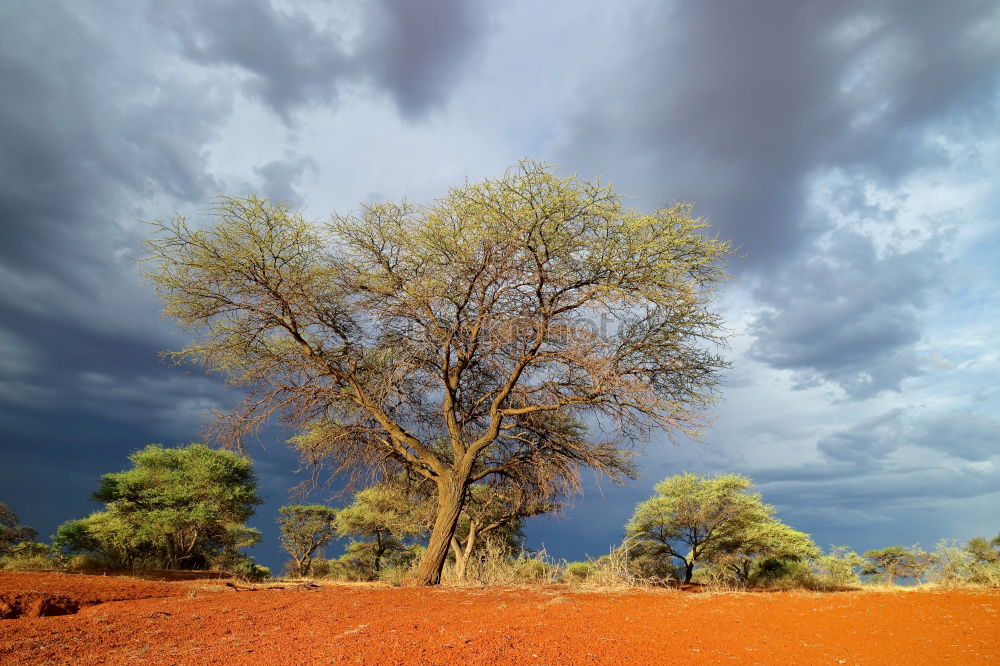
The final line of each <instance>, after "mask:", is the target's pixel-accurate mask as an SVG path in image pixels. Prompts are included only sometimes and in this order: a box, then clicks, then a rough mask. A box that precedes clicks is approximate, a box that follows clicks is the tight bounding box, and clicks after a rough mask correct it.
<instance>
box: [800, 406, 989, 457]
mask: <svg viewBox="0 0 1000 666" xmlns="http://www.w3.org/2000/svg"><path fill="white" fill-rule="evenodd" d="M904 446H910V447H921V448H924V449H928V450H930V451H933V452H934V455H935V456H950V457H952V458H957V459H960V460H964V461H967V462H984V461H987V460H990V459H992V458H994V457H998V456H1000V421H998V420H997V419H996V417H995V416H994V415H993V414H991V413H982V412H977V411H973V410H971V409H955V410H951V411H943V412H934V411H929V410H927V409H925V408H920V409H916V408H911V409H902V408H897V409H893V410H890V411H888V412H886V413H885V414H881V415H879V416H877V417H875V418H872V419H869V420H866V421H863V422H861V423H858V424H857V425H855V426H852V427H851V428H848V429H847V430H842V431H840V432H836V433H833V434H832V435H829V436H827V437H824V438H823V439H821V440H820V441H819V443H818V444H817V448H818V449H819V452H820V453H821V454H822V455H823V456H824V458H826V459H827V460H829V461H830V462H832V463H835V464H854V465H858V466H863V467H866V468H868V469H869V470H871V471H882V470H884V466H885V465H886V464H887V463H886V462H885V459H886V458H887V457H888V456H889V455H890V454H891V453H893V452H895V451H897V450H899V449H900V448H902V447H904Z"/></svg>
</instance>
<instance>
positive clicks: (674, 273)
mask: <svg viewBox="0 0 1000 666" xmlns="http://www.w3.org/2000/svg"><path fill="white" fill-rule="evenodd" d="M210 214H211V216H212V218H213V223H212V224H210V225H208V226H205V227H196V226H192V225H189V224H188V222H187V221H186V220H185V219H183V218H174V219H171V220H166V221H160V222H157V223H154V234H153V236H152V237H151V238H150V239H149V240H148V241H147V243H146V250H147V253H148V254H147V257H146V260H145V264H144V265H145V274H146V275H147V277H148V278H149V279H150V281H151V282H152V283H153V285H154V287H155V289H156V291H157V293H158V294H159V295H160V297H161V298H162V301H163V304H164V311H165V313H166V314H167V315H168V316H170V317H173V318H175V319H176V320H177V321H178V322H180V323H181V324H182V325H184V326H186V327H188V328H189V329H191V330H192V331H193V332H195V333H197V334H198V339H197V340H196V341H195V342H193V343H192V344H191V345H189V346H188V347H187V348H185V349H184V350H182V351H180V352H177V353H176V354H175V357H176V358H178V359H190V360H193V361H196V362H200V363H202V364H204V365H206V366H207V367H208V368H209V369H210V370H212V371H217V372H222V373H225V374H226V375H227V376H228V378H229V380H230V381H231V382H232V383H233V384H234V385H237V386H240V387H245V388H246V389H248V397H247V399H246V400H245V402H244V403H243V405H242V406H241V407H240V408H238V409H236V410H234V411H233V412H231V413H229V414H227V415H224V416H223V417H222V418H220V420H219V422H218V428H217V430H216V435H217V436H218V437H219V438H220V440H221V441H222V442H228V443H238V442H239V440H240V438H241V437H242V436H243V435H245V434H246V433H248V432H250V431H252V430H253V429H255V428H257V427H260V426H261V425H262V424H263V423H264V422H266V421H267V420H268V419H270V418H271V417H272V416H275V415H280V416H281V417H282V418H283V419H284V420H285V421H286V423H287V424H289V425H290V426H292V427H293V428H295V429H297V430H299V432H300V434H299V435H298V436H297V437H296V438H295V439H294V440H293V445H294V446H295V447H296V448H297V449H298V450H299V451H300V453H301V455H302V456H303V457H304V458H306V459H308V460H309V461H311V462H313V463H315V464H317V465H321V464H322V465H327V466H328V467H329V469H330V470H331V471H332V472H333V473H347V474H357V473H372V472H374V473H376V474H379V473H388V474H391V473H395V472H396V471H398V470H399V469H401V468H403V469H405V470H407V471H408V472H409V473H411V474H417V475H421V476H423V477H425V478H426V479H428V480H429V481H431V482H432V483H433V484H434V486H435V493H436V498H437V505H438V506H437V514H436V516H435V520H434V524H433V528H432V531H431V536H430V541H429V543H428V547H427V550H426V552H425V554H424V557H423V559H422V560H421V564H420V567H419V571H418V574H417V578H418V579H419V581H420V582H423V583H435V582H437V581H438V580H439V578H440V573H441V568H442V566H443V564H444V559H445V556H446V555H447V551H448V548H449V544H450V541H451V537H452V535H453V533H454V531H455V528H456V525H457V522H458V517H459V514H460V513H461V509H462V503H463V501H464V498H465V497H466V488H467V487H468V486H469V485H470V484H473V483H476V482H479V481H483V480H486V479H488V478H495V479H502V480H503V483H505V484H508V485H512V486H516V485H518V484H519V483H520V482H521V481H520V480H521V479H523V478H525V477H527V476H529V472H530V470H532V468H533V467H535V466H537V465H539V464H544V466H545V468H546V469H547V470H549V471H550V475H549V476H548V477H547V478H546V479H545V481H546V483H545V484H544V485H543V486H542V487H543V488H546V489H548V490H549V491H550V492H551V493H552V494H560V493H563V492H565V491H566V490H567V489H570V490H573V489H577V488H579V479H580V471H581V468H585V467H586V468H592V469H594V470H597V471H598V472H602V473H605V474H607V475H609V476H610V477H611V478H612V479H621V478H623V477H624V476H627V475H629V474H631V473H632V472H633V467H632V446H633V444H634V443H635V442H637V441H640V440H641V439H642V438H643V437H644V436H645V435H647V434H648V433H649V431H650V430H651V429H654V428H656V429H663V430H665V431H666V432H667V433H671V434H673V433H677V432H685V433H692V434H693V433H696V432H697V430H698V428H699V427H700V425H701V424H702V423H703V421H704V410H705V408H706V407H707V406H708V405H709V404H710V403H711V402H712V401H713V399H714V397H715V393H714V387H715V385H716V383H717V380H718V371H719V370H720V369H721V368H723V367H724V366H725V362H724V361H723V359H722V358H721V357H720V355H719V354H718V353H716V352H715V351H713V349H712V345H713V344H714V343H718V342H720V341H721V335H722V333H721V324H722V321H721V319H720V317H719V315H717V314H716V313H715V312H713V311H712V310H711V308H710V305H711V299H712V296H713V294H714V290H715V289H716V287H717V286H718V284H719V283H720V281H722V280H723V279H724V278H725V273H724V269H723V265H722V262H723V259H724V258H725V256H726V255H727V254H728V253H729V252H730V245H729V243H728V242H725V241H720V240H718V239H716V238H712V237H710V236H708V235H707V234H706V227H707V224H706V222H705V221H704V220H702V219H700V218H697V217H694V216H693V214H692V208H691V206H690V205H688V204H676V205H673V206H669V207H666V208H662V209H659V210H656V211H653V212H651V213H643V212H639V211H636V210H634V209H632V208H629V207H627V206H626V205H625V202H624V199H623V197H622V196H621V195H619V194H617V193H616V192H614V190H613V189H612V188H611V187H610V186H607V185H603V184H601V183H599V182H585V181H581V180H579V179H577V178H559V177H557V176H556V175H555V174H554V172H553V170H552V169H551V168H550V167H546V166H544V165H540V164H537V163H535V162H531V161H524V162H521V163H520V164H518V165H517V166H515V167H512V168H511V169H509V170H508V171H507V172H506V173H505V174H504V175H503V176H502V177H500V178H498V179H491V180H485V181H482V182H479V183H467V184H465V185H462V186H460V187H456V188H454V189H452V190H451V191H450V192H449V193H448V194H447V195H446V196H445V197H443V198H442V199H440V200H438V201H436V202H433V203H432V204H430V205H427V206H415V205H412V204H410V203H408V202H405V201H404V202H400V203H388V202H384V203H373V204H369V205H364V206H362V208H361V210H360V212H359V213H357V214H351V215H334V216H333V217H332V218H331V219H330V220H329V221H328V222H326V223H313V222H309V221H307V220H305V219H304V218H303V217H302V215H301V214H300V213H298V212H296V211H295V210H293V209H292V208H291V206H289V205H288V204H287V203H276V202H273V201H269V200H267V199H261V198H258V197H256V196H249V197H245V198H235V197H223V198H220V199H219V200H217V201H216V202H215V204H214V205H213V207H212V208H211V210H210ZM587 419H589V421H588V420H587ZM587 423H602V424H605V425H606V426H607V427H604V428H601V429H600V431H599V432H591V431H590V430H589V429H588V427H587V425H586V424H587Z"/></svg>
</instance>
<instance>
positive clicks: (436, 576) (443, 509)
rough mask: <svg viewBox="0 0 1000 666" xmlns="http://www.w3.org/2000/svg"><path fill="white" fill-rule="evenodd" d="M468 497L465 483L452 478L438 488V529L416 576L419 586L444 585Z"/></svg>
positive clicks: (432, 531) (432, 533)
mask: <svg viewBox="0 0 1000 666" xmlns="http://www.w3.org/2000/svg"><path fill="white" fill-rule="evenodd" d="M464 495H465V481H464V480H462V481H458V480H457V479H456V478H454V477H453V478H451V479H448V480H445V481H443V482H442V483H440V484H438V509H437V516H436V517H435V519H434V528H433V529H432V530H431V538H430V541H429V542H428V543H427V550H425V551H424V555H423V557H421V558H420V564H419V565H417V573H416V575H415V576H414V584H415V585H437V584H438V583H440V582H441V570H442V569H443V568H444V561H445V559H446V558H447V557H448V548H449V546H450V545H451V537H452V536H454V534H455V527H457V526H458V517H459V514H461V513H462V499H463V497H464Z"/></svg>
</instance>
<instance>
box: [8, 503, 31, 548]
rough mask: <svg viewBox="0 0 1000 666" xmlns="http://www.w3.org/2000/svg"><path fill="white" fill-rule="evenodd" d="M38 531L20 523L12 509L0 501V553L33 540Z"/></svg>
mask: <svg viewBox="0 0 1000 666" xmlns="http://www.w3.org/2000/svg"><path fill="white" fill-rule="evenodd" d="M37 537H38V532H37V531H36V530H35V529H34V528H32V527H29V526H27V525H22V524H21V519H20V518H18V517H17V514H16V513H14V510H13V509H11V508H10V507H9V506H7V505H6V504H4V503H3V502H0V555H4V554H6V553H8V552H10V551H11V549H12V548H14V547H15V546H16V545H17V544H19V543H22V542H25V541H34V540H35V538H37Z"/></svg>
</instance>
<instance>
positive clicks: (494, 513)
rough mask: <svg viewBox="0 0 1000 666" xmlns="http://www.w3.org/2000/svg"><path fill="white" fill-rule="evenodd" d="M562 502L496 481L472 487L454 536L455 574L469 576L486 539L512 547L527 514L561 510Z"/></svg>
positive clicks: (459, 577)
mask: <svg viewBox="0 0 1000 666" xmlns="http://www.w3.org/2000/svg"><path fill="white" fill-rule="evenodd" d="M558 509H559V505H558V504H555V503H553V502H551V501H547V500H544V499H540V498H539V497H538V496H536V495H533V494H532V492H531V489H530V488H524V487H512V486H502V485H496V484H489V485H482V484H480V485H476V486H472V487H470V488H469V495H468V497H467V498H466V500H465V505H464V508H463V509H462V515H461V517H460V518H459V523H458V527H457V529H456V530H455V534H454V536H452V539H451V550H452V553H453V554H454V556H455V576H456V577H457V578H458V579H459V580H463V579H464V578H465V574H466V570H467V568H468V565H469V559H470V558H471V557H472V555H473V553H475V551H476V549H477V547H480V546H481V545H482V544H483V543H484V542H485V541H488V540H492V541H493V542H494V543H499V544H503V545H505V546H507V547H508V548H509V547H511V546H514V545H515V542H517V541H518V540H519V538H520V537H521V525H522V523H523V521H524V519H525V518H531V517H532V516H537V515H541V514H544V513H551V512H553V511H557V510H558Z"/></svg>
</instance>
